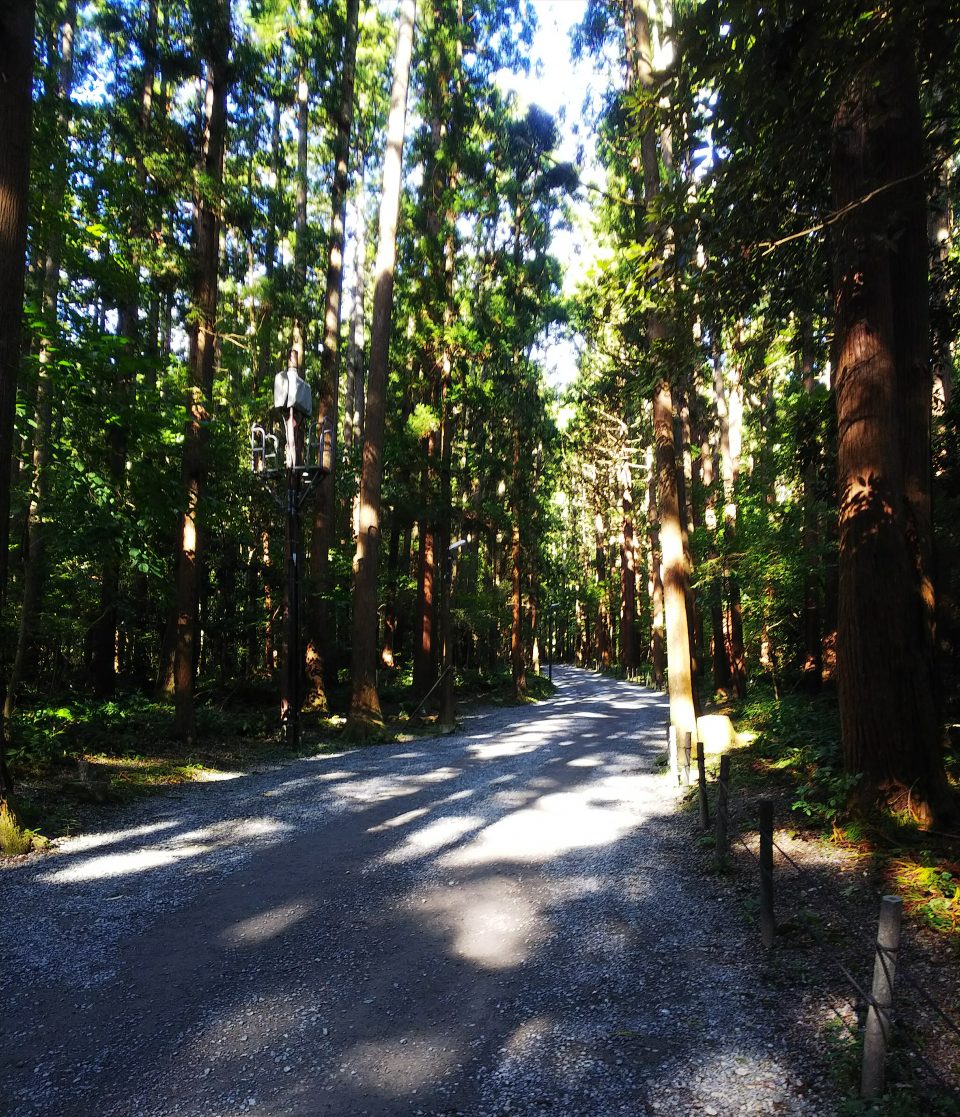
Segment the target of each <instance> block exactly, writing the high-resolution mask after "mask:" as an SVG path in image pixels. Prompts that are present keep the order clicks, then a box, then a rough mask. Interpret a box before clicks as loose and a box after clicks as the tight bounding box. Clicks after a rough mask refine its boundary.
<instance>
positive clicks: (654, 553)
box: [647, 454, 666, 690]
mask: <svg viewBox="0 0 960 1117" xmlns="http://www.w3.org/2000/svg"><path fill="white" fill-rule="evenodd" d="M648 469H649V473H650V489H649V497H648V504H647V531H648V534H649V536H650V566H649V575H648V589H649V593H650V666H651V673H652V676H653V677H652V682H653V685H654V686H655V687H656V688H657V690H663V686H664V683H665V682H666V674H665V672H666V636H665V622H664V617H663V576H662V574H661V569H660V568H661V563H662V556H661V554H660V524H659V521H658V519H657V481H656V477H657V475H656V470H655V469H654V465H653V455H652V454H650V456H649V460H648Z"/></svg>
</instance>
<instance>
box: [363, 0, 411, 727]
mask: <svg viewBox="0 0 960 1117" xmlns="http://www.w3.org/2000/svg"><path fill="white" fill-rule="evenodd" d="M415 16H416V0H403V3H402V4H401V7H400V23H399V28H398V32H397V53H396V59H395V62H394V73H393V88H392V90H391V94H390V115H389V118H388V122H387V137H386V155H385V157H384V168H383V194H382V197H381V202H380V231H379V240H378V244H377V262H376V275H375V280H374V292H373V323H372V327H371V334H370V374H369V383H368V385H367V408H366V412H367V413H366V423H365V429H364V438H363V471H362V474H361V478H360V510H359V511H360V515H359V525H358V527H359V530H358V532H357V551H356V555H355V557H354V562H353V569H354V575H355V580H354V596H353V641H352V682H353V693H352V696H351V700H350V721H351V723H352V724H353V725H354V726H357V727H361V728H362V727H363V726H364V725H367V724H370V723H376V722H379V721H380V720H381V713H380V698H379V695H378V694H377V677H376V657H377V563H378V551H379V546H380V487H381V483H382V481H383V434H384V424H385V416H386V391H387V359H388V356H389V348H390V320H391V316H392V311H393V274H394V267H395V264H396V255H397V219H398V216H399V211H400V186H401V171H402V165H403V139H404V130H405V124H406V111H407V85H408V82H409V79H410V61H411V57H412V53H413V25H414V19H415Z"/></svg>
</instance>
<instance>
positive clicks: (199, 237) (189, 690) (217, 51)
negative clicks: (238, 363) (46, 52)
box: [173, 0, 230, 741]
mask: <svg viewBox="0 0 960 1117" xmlns="http://www.w3.org/2000/svg"><path fill="white" fill-rule="evenodd" d="M201 50H202V53H203V58H204V61H205V64H206V69H207V84H206V108H205V114H204V116H205V127H204V136H203V147H202V163H201V166H200V167H199V168H198V171H197V186H196V193H195V197H194V234H193V235H194V242H193V243H194V260H195V268H196V271H195V276H196V279H195V282H194V288H193V304H194V308H195V315H196V318H195V321H194V322H193V324H192V325H191V327H190V351H189V362H188V364H189V376H190V382H191V386H190V388H189V390H188V403H187V423H186V430H185V432H184V444H183V487H184V497H185V510H184V512H183V513H182V515H181V518H180V530H179V541H178V552H179V553H178V562H177V593H176V618H177V622H176V649H175V653H174V666H173V675H174V701H175V707H176V713H175V721H174V729H175V732H176V733H177V734H178V735H179V736H181V737H184V738H186V739H187V740H188V741H189V740H192V738H193V733H194V726H193V684H194V674H195V669H196V634H197V619H198V607H199V600H200V584H201V580H202V579H201V562H202V549H201V544H202V530H203V524H202V521H201V516H202V513H203V511H204V509H203V504H204V490H205V474H206V464H207V462H206V458H207V454H206V441H207V440H206V431H205V429H204V428H205V426H206V424H207V423H208V422H209V407H210V405H211V399H212V395H213V379H214V367H215V362H216V348H217V346H216V327H217V321H216V319H217V296H218V291H219V257H220V205H219V194H220V190H221V187H222V183H223V156H224V147H225V143H226V134H227V93H228V90H229V81H230V79H229V74H230V68H229V54H230V6H229V2H228V0H219V2H218V4H217V7H216V8H215V9H214V11H213V12H212V13H211V22H210V24H209V25H208V26H206V27H204V28H203V29H202V31H201Z"/></svg>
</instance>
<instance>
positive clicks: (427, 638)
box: [413, 435, 437, 699]
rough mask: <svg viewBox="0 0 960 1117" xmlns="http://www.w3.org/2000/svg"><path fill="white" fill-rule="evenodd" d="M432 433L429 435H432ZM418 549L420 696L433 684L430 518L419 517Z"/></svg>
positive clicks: (416, 684)
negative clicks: (420, 518)
mask: <svg viewBox="0 0 960 1117" xmlns="http://www.w3.org/2000/svg"><path fill="white" fill-rule="evenodd" d="M432 438H433V436H432V435H431V439H432ZM427 473H428V470H427V469H424V482H423V485H422V491H423V492H424V494H425V497H426V494H427V482H426V476H427ZM419 534H420V553H419V558H418V562H417V604H416V622H415V625H414V627H415V631H416V634H417V635H416V643H415V644H414V648H413V693H414V695H415V697H416V698H417V699H421V698H423V697H424V695H425V694H426V693H427V691H428V690H429V689H430V687H431V686H432V685H433V677H434V670H433V668H434V662H435V658H436V657H435V655H434V643H435V641H434V638H433V633H434V627H435V624H434V621H435V617H436V599H435V594H434V583H435V581H436V571H437V554H436V531H435V529H434V524H433V521H432V519H431V520H428V519H427V518H426V517H425V518H424V519H422V520H421V521H420V533H419Z"/></svg>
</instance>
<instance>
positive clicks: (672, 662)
mask: <svg viewBox="0 0 960 1117" xmlns="http://www.w3.org/2000/svg"><path fill="white" fill-rule="evenodd" d="M653 433H654V439H655V442H656V460H657V506H658V508H659V510H660V542H661V546H662V548H663V600H664V615H665V618H666V627H667V673H668V674H667V679H668V687H669V694H670V722H671V724H672V725H673V726H674V728H675V729H676V730H677V732H678V733H679V732H690V733H692V734H693V736H694V739H696V728H697V726H696V714H695V710H694V700H693V671H692V668H691V663H690V634H689V628H688V625H687V581H688V579H687V562H686V558H685V557H684V553H683V531H682V527H681V524H680V503H679V500H678V496H677V460H676V455H675V453H674V444H673V398H672V396H671V393H670V385H669V384H668V383H667V382H666V381H665V380H663V381H661V382H660V383H659V384H658V385H657V389H656V391H655V393H654V397H653Z"/></svg>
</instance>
